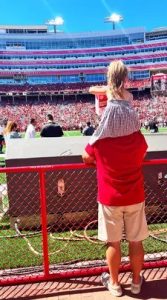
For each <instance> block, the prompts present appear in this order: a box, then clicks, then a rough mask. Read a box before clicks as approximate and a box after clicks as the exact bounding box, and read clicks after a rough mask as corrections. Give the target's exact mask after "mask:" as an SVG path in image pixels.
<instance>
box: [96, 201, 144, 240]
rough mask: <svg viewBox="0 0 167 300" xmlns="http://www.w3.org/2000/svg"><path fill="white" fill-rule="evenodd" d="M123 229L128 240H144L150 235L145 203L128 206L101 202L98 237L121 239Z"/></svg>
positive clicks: (101, 238) (102, 238) (100, 238)
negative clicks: (106, 204) (107, 204)
mask: <svg viewBox="0 0 167 300" xmlns="http://www.w3.org/2000/svg"><path fill="white" fill-rule="evenodd" d="M123 230H124V231H125V236H126V240H127V241H130V242H132V241H134V242H138V241H142V240H144V239H146V238H147V237H148V235H149V234H148V228H147V221H146V216H145V203H144V202H142V203H138V204H134V205H128V206H105V205H102V204H100V203H99V208H98V239H99V240H101V241H105V242H117V241H121V239H122V233H123Z"/></svg>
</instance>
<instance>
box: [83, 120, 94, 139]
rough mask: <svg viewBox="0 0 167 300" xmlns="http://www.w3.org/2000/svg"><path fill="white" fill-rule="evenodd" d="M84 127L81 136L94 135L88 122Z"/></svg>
mask: <svg viewBox="0 0 167 300" xmlns="http://www.w3.org/2000/svg"><path fill="white" fill-rule="evenodd" d="M86 125H87V126H86V127H85V128H84V129H83V131H82V133H83V135H87V136H90V135H92V134H93V133H94V131H95V129H94V127H93V126H92V125H91V123H90V122H87V123H86Z"/></svg>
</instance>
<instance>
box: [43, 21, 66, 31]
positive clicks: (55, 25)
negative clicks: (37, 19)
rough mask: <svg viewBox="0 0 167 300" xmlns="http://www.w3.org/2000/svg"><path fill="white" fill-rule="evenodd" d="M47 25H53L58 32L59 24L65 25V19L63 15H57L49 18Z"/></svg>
mask: <svg viewBox="0 0 167 300" xmlns="http://www.w3.org/2000/svg"><path fill="white" fill-rule="evenodd" d="M46 24H47V25H52V26H53V29H54V33H56V32H57V26H59V25H63V24H64V20H63V18H62V17H56V18H55V19H51V20H48V21H47V22H46Z"/></svg>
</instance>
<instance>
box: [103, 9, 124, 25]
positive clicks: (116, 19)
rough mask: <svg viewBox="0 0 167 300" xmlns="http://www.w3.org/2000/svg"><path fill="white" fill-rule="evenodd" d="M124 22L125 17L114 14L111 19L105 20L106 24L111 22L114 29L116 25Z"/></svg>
mask: <svg viewBox="0 0 167 300" xmlns="http://www.w3.org/2000/svg"><path fill="white" fill-rule="evenodd" d="M121 21H123V17H122V16H121V15H119V14H116V13H113V14H112V15H111V16H110V17H106V18H105V22H111V23H112V24H113V29H115V23H119V22H121Z"/></svg>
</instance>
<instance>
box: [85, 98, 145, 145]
mask: <svg viewBox="0 0 167 300" xmlns="http://www.w3.org/2000/svg"><path fill="white" fill-rule="evenodd" d="M140 128H141V124H140V120H139V118H138V115H137V113H136V112H135V110H134V108H133V107H132V106H131V105H130V102H129V101H126V100H110V101H108V104H107V106H106V108H105V110H104V112H103V114H102V118H101V121H100V123H99V125H98V127H97V129H96V130H95V132H94V134H93V135H92V137H91V139H90V141H89V144H90V145H93V144H94V143H95V142H96V141H97V140H100V139H104V138H108V137H112V138H113V137H121V136H126V135H130V134H132V133H134V132H137V131H139V130H140Z"/></svg>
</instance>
